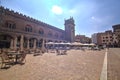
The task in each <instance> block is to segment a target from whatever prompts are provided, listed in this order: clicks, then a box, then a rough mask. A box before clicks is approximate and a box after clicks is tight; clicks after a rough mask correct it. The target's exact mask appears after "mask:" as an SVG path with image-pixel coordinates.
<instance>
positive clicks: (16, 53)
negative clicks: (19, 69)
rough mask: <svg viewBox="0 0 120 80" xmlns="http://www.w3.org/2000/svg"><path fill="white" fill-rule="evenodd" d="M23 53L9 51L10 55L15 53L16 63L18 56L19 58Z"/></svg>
mask: <svg viewBox="0 0 120 80" xmlns="http://www.w3.org/2000/svg"><path fill="white" fill-rule="evenodd" d="M21 54H22V53H20V52H16V51H9V52H8V55H13V56H15V64H17V63H18V58H19V55H21Z"/></svg>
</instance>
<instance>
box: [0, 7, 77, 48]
mask: <svg viewBox="0 0 120 80" xmlns="http://www.w3.org/2000/svg"><path fill="white" fill-rule="evenodd" d="M74 26H75V24H74V20H73V18H70V19H68V20H65V30H62V29H59V28H56V27H55V26H52V25H49V24H47V23H44V22H42V21H38V20H36V19H33V18H31V17H29V16H26V15H23V14H21V13H18V12H14V11H13V10H9V9H7V8H6V9H5V8H4V7H2V6H1V7H0V48H12V49H16V48H18V47H19V48H20V49H23V48H28V49H29V48H40V47H41V46H42V42H43V41H44V42H50V41H53V42H65V41H69V42H72V41H74V36H75V34H74ZM66 27H67V29H66ZM66 36H67V37H68V36H69V37H70V38H67V39H66Z"/></svg>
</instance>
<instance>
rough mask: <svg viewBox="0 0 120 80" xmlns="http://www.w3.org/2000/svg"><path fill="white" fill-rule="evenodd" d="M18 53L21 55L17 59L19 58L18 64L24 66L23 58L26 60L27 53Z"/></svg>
mask: <svg viewBox="0 0 120 80" xmlns="http://www.w3.org/2000/svg"><path fill="white" fill-rule="evenodd" d="M20 53H21V55H20V56H19V57H18V58H19V59H18V63H20V64H24V62H26V59H25V58H26V55H27V53H26V52H24V51H21V52H20Z"/></svg>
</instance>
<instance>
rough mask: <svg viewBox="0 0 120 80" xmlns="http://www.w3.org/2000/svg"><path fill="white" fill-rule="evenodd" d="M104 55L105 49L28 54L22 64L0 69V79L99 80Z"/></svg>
mask: <svg viewBox="0 0 120 80" xmlns="http://www.w3.org/2000/svg"><path fill="white" fill-rule="evenodd" d="M104 56H105V50H101V51H92V50H85V51H81V50H70V51H68V52H67V55H56V53H45V54H43V55H42V56H40V55H39V56H33V54H28V55H27V57H26V63H25V64H24V65H19V64H17V65H14V66H11V67H10V68H9V69H0V80H100V75H101V70H102V66H103V60H104Z"/></svg>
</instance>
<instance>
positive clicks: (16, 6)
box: [0, 0, 120, 37]
mask: <svg viewBox="0 0 120 80" xmlns="http://www.w3.org/2000/svg"><path fill="white" fill-rule="evenodd" d="M0 4H1V5H2V6H4V7H7V8H10V9H12V10H14V11H17V12H20V13H23V14H25V15H28V16H30V17H33V18H35V19H38V20H40V21H43V22H45V23H48V24H50V25H53V26H56V27H58V28H60V29H64V20H65V19H68V18H70V16H72V17H73V18H74V20H75V25H76V26H75V34H76V35H77V34H81V35H86V36H88V37H91V34H93V33H97V32H104V31H105V30H112V25H114V24H119V23H120V9H119V8H120V6H119V4H120V0H1V3H0Z"/></svg>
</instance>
